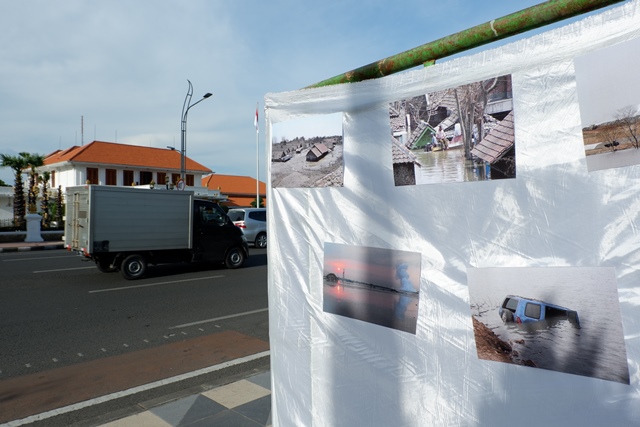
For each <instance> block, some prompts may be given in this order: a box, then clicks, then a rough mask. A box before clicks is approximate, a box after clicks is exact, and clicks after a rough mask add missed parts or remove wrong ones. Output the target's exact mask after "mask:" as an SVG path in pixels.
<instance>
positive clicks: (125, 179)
mask: <svg viewBox="0 0 640 427" xmlns="http://www.w3.org/2000/svg"><path fill="white" fill-rule="evenodd" d="M122 185H133V171H122Z"/></svg>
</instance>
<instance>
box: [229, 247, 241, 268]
mask: <svg viewBox="0 0 640 427" xmlns="http://www.w3.org/2000/svg"><path fill="white" fill-rule="evenodd" d="M244 258H245V256H244V251H243V250H242V249H240V248H231V249H229V252H227V256H226V258H225V259H224V265H226V266H227V268H238V267H242V265H243V264H244Z"/></svg>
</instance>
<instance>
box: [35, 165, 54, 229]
mask: <svg viewBox="0 0 640 427" xmlns="http://www.w3.org/2000/svg"><path fill="white" fill-rule="evenodd" d="M49 179H51V172H49V171H45V172H44V173H43V174H42V176H41V177H39V178H38V180H39V181H40V182H41V183H42V201H41V202H40V213H41V215H42V225H44V226H45V227H48V226H49V223H50V222H51V214H50V210H49V192H48V191H47V189H48V187H49Z"/></svg>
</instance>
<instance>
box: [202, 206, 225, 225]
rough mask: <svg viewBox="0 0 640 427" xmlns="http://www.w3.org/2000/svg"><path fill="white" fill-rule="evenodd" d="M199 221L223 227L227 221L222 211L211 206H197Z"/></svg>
mask: <svg viewBox="0 0 640 427" xmlns="http://www.w3.org/2000/svg"><path fill="white" fill-rule="evenodd" d="M199 209H200V219H201V221H202V222H203V223H205V224H217V225H224V224H226V222H227V220H226V218H225V215H224V211H222V210H221V209H216V208H214V207H211V206H199Z"/></svg>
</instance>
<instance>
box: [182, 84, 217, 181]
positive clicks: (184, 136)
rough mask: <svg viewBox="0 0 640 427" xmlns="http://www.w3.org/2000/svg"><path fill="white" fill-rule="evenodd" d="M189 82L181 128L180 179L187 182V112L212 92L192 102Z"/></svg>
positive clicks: (191, 89)
mask: <svg viewBox="0 0 640 427" xmlns="http://www.w3.org/2000/svg"><path fill="white" fill-rule="evenodd" d="M187 82H189V89H188V90H187V96H185V98H184V104H182V123H181V129H180V179H182V181H183V182H184V183H185V184H186V180H185V179H186V169H187V168H186V155H187V114H188V113H189V109H190V108H191V107H193V106H195V105H197V104H199V103H200V102H202V101H204V100H205V99H207V98H209V97H210V96H211V95H212V94H211V93H209V92H207V93H205V94H204V95H203V96H202V98H201V99H199V100H198V101H197V102H195V103H193V104H192V103H191V97H192V96H193V85H192V84H191V81H189V80H187Z"/></svg>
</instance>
